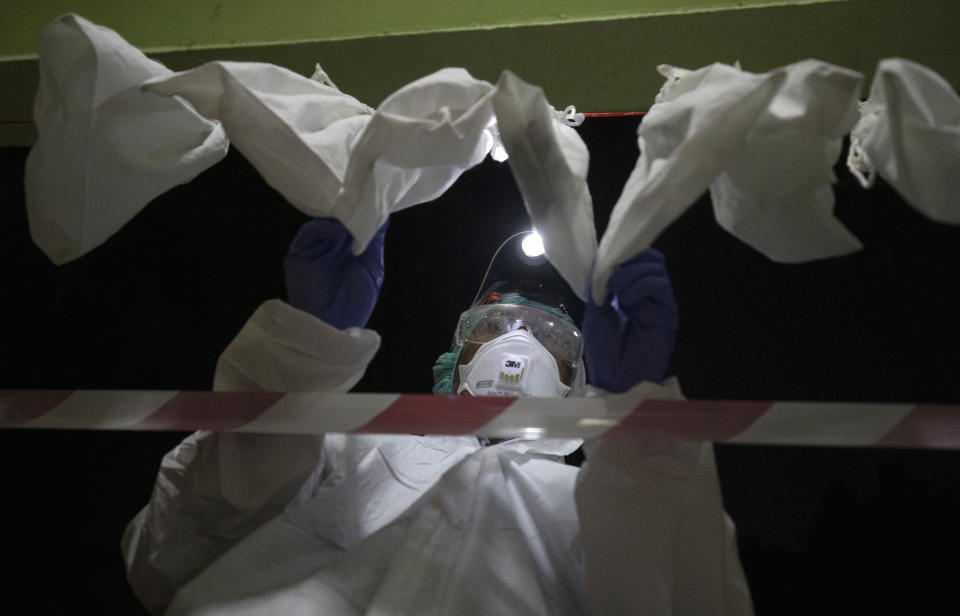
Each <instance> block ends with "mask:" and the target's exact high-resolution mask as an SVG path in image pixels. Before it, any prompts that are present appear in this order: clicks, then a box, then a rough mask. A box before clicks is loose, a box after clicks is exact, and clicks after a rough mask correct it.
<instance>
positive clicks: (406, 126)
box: [332, 68, 493, 254]
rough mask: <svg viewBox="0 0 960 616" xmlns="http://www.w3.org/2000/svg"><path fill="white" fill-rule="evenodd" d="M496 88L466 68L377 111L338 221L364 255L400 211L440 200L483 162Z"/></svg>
mask: <svg viewBox="0 0 960 616" xmlns="http://www.w3.org/2000/svg"><path fill="white" fill-rule="evenodd" d="M492 95H493V86H492V85H490V84H489V83H488V82H486V81H481V80H479V79H474V78H473V77H471V76H470V73H468V72H467V71H465V70H464V69H462V68H446V69H443V70H440V71H437V72H435V73H433V74H431V75H427V76H426V77H423V78H421V79H418V80H416V81H413V82H411V83H409V84H407V85H406V86H404V87H402V88H400V89H399V90H397V91H396V92H394V93H393V94H391V95H390V96H389V97H387V98H386V99H385V100H384V101H383V103H381V104H380V106H379V107H378V108H377V113H376V115H374V117H373V119H372V120H371V122H370V124H369V125H367V126H366V127H365V128H364V130H363V132H362V133H361V134H360V135H359V137H358V138H357V142H356V146H355V148H354V149H353V151H352V152H351V153H350V162H349V164H348V166H347V170H346V175H345V177H344V179H343V187H342V189H341V191H340V194H339V196H338V197H337V204H336V208H335V209H334V210H333V213H332V214H333V216H334V217H336V218H337V219H339V220H340V222H342V223H343V225H344V226H345V227H346V228H347V229H349V230H350V232H351V233H352V234H353V237H354V242H353V251H354V253H355V254H359V253H361V252H363V250H364V249H365V248H366V247H367V243H368V242H369V241H370V239H371V238H372V237H373V236H374V234H375V233H376V232H377V229H379V228H380V227H381V226H382V225H383V223H384V222H385V221H386V220H387V217H388V216H389V215H390V214H391V213H392V212H395V211H398V210H402V209H404V208H407V207H410V206H412V205H417V204H419V203H424V202H427V201H431V200H433V199H436V198H437V197H439V196H440V195H441V194H443V193H444V192H445V191H446V190H447V189H448V188H449V187H450V186H451V185H452V184H453V183H454V182H455V181H456V180H457V178H459V177H460V174H461V173H463V172H464V171H466V170H467V169H469V168H470V167H473V166H474V165H476V164H478V163H480V162H481V161H482V160H483V159H484V157H485V156H486V155H487V153H488V152H489V151H490V148H491V147H492V146H493V138H492V136H491V134H490V132H489V131H488V130H487V128H488V126H489V125H490V124H491V121H492V116H493V108H492V107H491V105H490V97H491V96H492Z"/></svg>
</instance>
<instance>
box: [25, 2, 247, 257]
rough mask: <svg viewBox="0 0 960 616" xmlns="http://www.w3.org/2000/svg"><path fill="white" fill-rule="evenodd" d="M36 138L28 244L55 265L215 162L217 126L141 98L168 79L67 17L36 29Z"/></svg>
mask: <svg viewBox="0 0 960 616" xmlns="http://www.w3.org/2000/svg"><path fill="white" fill-rule="evenodd" d="M39 64H40V84H39V87H38V89H37V96H36V100H35V102H34V111H33V115H34V122H35V123H36V126H37V133H38V138H37V142H36V143H35V144H34V146H33V148H32V149H31V150H30V154H29V156H28V158H27V165H26V173H25V177H24V188H25V190H26V201H27V216H28V221H29V224H30V233H31V235H32V236H33V241H34V242H35V243H36V244H37V246H39V247H40V249H41V250H43V251H44V253H46V255H47V256H48V257H49V258H50V260H51V261H53V262H54V263H55V264H57V265H59V264H61V263H65V262H67V261H71V260H73V259H76V258H78V257H81V256H83V255H84V254H86V253H87V252H89V251H90V250H92V249H94V248H96V247H97V246H99V245H100V244H102V243H103V242H104V241H105V240H106V239H107V238H109V237H110V236H111V235H113V234H114V233H116V232H117V231H118V230H119V229H120V228H121V227H122V226H123V225H125V224H126V223H127V222H128V221H129V220H130V219H131V218H133V217H134V216H135V215H136V214H137V213H138V212H139V211H140V210H141V209H143V208H144V206H146V205H147V203H149V202H150V200H151V199H153V198H154V197H156V196H158V195H160V194H162V193H164V192H166V191H167V190H169V189H170V188H172V187H174V186H176V185H177V184H182V183H184V182H188V181H190V180H191V179H193V177H194V176H196V175H197V174H199V173H200V172H202V171H204V170H205V169H207V168H208V167H210V166H211V165H213V164H215V163H216V162H218V161H219V160H220V159H222V158H223V157H224V156H225V155H226V153H227V147H228V142H227V139H226V137H225V136H224V132H223V128H222V127H221V126H220V125H219V124H218V123H216V122H211V121H209V120H207V119H205V118H204V117H202V116H201V115H200V114H198V113H197V112H196V111H195V110H194V109H193V107H191V106H190V105H189V104H188V103H186V102H185V101H183V100H181V99H177V98H165V97H162V96H155V95H152V94H147V93H143V92H141V91H140V84H141V83H142V82H143V81H144V80H146V79H149V78H152V77H162V76H165V75H169V74H171V71H169V70H168V69H166V68H165V67H164V66H163V65H162V64H159V63H157V62H154V61H153V60H150V59H148V58H147V57H146V56H144V55H143V54H142V53H140V51H138V50H137V49H136V48H135V47H133V46H132V45H130V44H129V43H127V42H126V41H125V40H123V38H121V37H120V36H119V35H118V34H117V33H116V32H114V31H113V30H110V29H108V28H104V27H101V26H98V25H95V24H92V23H90V22H89V21H87V20H85V19H83V18H82V17H79V16H77V15H64V16H62V17H59V18H57V19H55V20H54V21H53V22H51V23H50V24H49V25H48V26H47V27H46V28H45V29H44V31H43V34H42V36H41V39H40V48H39Z"/></svg>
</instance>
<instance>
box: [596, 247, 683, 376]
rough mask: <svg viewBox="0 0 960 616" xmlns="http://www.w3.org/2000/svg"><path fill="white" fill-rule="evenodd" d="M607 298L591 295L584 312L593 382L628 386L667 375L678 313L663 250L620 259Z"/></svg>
mask: <svg viewBox="0 0 960 616" xmlns="http://www.w3.org/2000/svg"><path fill="white" fill-rule="evenodd" d="M608 289H609V291H610V294H609V295H608V296H607V297H608V299H607V301H606V302H605V303H604V304H602V305H600V306H597V305H595V304H594V303H593V302H592V301H588V302H587V305H586V310H585V312H584V317H583V328H582V331H583V342H584V354H585V355H586V359H587V375H588V381H589V382H590V384H591V385H594V386H595V387H599V388H601V389H604V390H606V391H609V392H614V393H619V392H623V391H626V390H628V389H630V388H631V387H633V386H634V385H636V384H637V383H639V382H641V381H652V382H655V383H659V382H660V381H662V380H663V378H664V376H666V372H667V365H668V364H669V362H670V355H671V354H672V353H673V345H674V341H675V340H676V334H677V325H678V315H677V302H676V300H675V299H674V297H673V286H672V285H671V284H670V277H669V276H668V275H667V268H666V265H665V260H664V258H663V255H662V254H661V253H660V252H659V251H657V250H655V249H653V248H650V249H647V250H645V251H643V252H641V253H640V254H639V255H637V256H636V257H634V258H632V259H630V260H629V261H627V262H626V263H622V264H620V265H618V266H617V267H616V268H615V269H614V271H613V275H612V276H611V277H610V282H609V284H608Z"/></svg>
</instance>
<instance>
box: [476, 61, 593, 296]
mask: <svg viewBox="0 0 960 616" xmlns="http://www.w3.org/2000/svg"><path fill="white" fill-rule="evenodd" d="M493 106H494V109H495V110H496V114H497V126H498V128H499V130H500V137H501V139H502V140H503V145H504V147H505V148H506V151H507V153H508V154H509V156H510V158H509V161H510V169H511V170H512V171H513V177H514V179H515V180H516V182H517V186H519V187H520V192H521V193H522V194H523V202H524V204H525V205H526V207H527V212H529V214H530V219H531V220H532V222H533V227H534V228H535V229H536V230H537V232H538V233H540V236H541V237H542V238H543V246H544V251H545V253H546V255H547V258H548V259H549V260H550V263H552V264H553V266H554V267H556V268H557V271H558V272H559V273H560V275H561V276H563V278H564V280H566V281H567V284H569V285H570V288H571V289H573V291H574V292H575V293H576V294H577V295H579V296H580V298H581V299H586V297H587V285H588V283H589V281H590V272H591V268H592V267H593V260H594V258H595V256H596V252H597V233H596V228H595V227H594V224H593V200H592V199H591V198H590V191H589V190H588V188H587V168H588V166H589V162H590V154H589V152H588V151H587V146H586V144H585V143H584V142H583V140H582V139H581V138H580V135H578V134H577V131H576V130H574V129H573V128H571V127H570V126H567V125H566V124H565V123H563V122H562V121H560V119H559V118H558V117H557V114H556V112H555V111H554V109H553V107H551V106H550V105H549V103H547V99H546V97H544V94H543V90H541V89H540V88H537V87H535V86H532V85H530V84H528V83H526V82H524V81H522V80H521V79H520V78H519V77H517V76H516V75H514V74H513V73H511V72H510V71H504V72H503V74H502V75H501V76H500V81H499V82H497V90H496V94H495V95H494V97H493Z"/></svg>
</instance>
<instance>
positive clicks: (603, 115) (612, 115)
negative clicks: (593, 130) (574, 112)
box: [583, 111, 647, 118]
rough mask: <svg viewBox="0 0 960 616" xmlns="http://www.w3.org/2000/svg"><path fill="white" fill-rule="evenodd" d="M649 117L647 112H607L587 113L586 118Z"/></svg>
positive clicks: (584, 115)
mask: <svg viewBox="0 0 960 616" xmlns="http://www.w3.org/2000/svg"><path fill="white" fill-rule="evenodd" d="M642 115H647V112H646V111H605V112H595V113H585V114H583V117H585V118H617V117H622V116H642Z"/></svg>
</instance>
